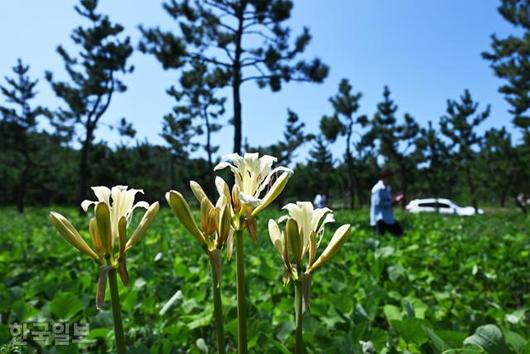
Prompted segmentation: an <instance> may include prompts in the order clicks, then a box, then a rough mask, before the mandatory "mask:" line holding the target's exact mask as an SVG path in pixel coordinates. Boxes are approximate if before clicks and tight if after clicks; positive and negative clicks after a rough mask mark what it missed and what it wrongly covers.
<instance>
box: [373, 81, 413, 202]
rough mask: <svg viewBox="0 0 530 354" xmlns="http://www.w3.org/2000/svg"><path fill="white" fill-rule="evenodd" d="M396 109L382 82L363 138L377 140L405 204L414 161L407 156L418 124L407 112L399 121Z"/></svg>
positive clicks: (380, 151) (409, 154) (374, 141)
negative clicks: (379, 94) (380, 96)
mask: <svg viewBox="0 0 530 354" xmlns="http://www.w3.org/2000/svg"><path fill="white" fill-rule="evenodd" d="M397 110H398V106H397V105H396V104H395V103H394V101H393V100H392V99H391V98H390V90H389V88H388V87H387V86H385V88H384V90H383V101H382V102H380V103H379V104H378V105H377V112H376V114H375V115H374V116H373V118H372V119H371V120H370V121H368V122H366V124H369V125H370V130H369V131H368V133H367V135H366V140H369V141H371V142H372V143H378V148H379V153H380V154H381V155H382V156H383V157H384V158H385V160H386V163H387V164H388V165H389V166H390V167H392V168H393V169H394V170H395V172H396V173H397V175H398V177H399V183H400V188H401V192H402V193H403V194H404V196H405V198H403V199H402V202H401V204H402V207H405V204H406V198H407V196H408V186H409V184H411V179H412V176H413V174H412V172H413V171H414V167H415V165H416V161H414V160H413V159H412V158H411V157H412V156H411V151H410V149H411V147H413V146H414V144H415V139H416V137H417V135H418V133H419V125H418V123H416V121H415V120H414V118H413V117H412V116H411V115H410V114H408V113H405V115H404V116H403V122H399V121H398V119H397V117H396V112H397Z"/></svg>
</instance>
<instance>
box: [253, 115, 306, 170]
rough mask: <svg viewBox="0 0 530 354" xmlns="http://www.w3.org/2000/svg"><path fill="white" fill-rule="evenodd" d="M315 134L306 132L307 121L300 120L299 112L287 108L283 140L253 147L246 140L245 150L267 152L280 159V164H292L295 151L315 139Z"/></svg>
mask: <svg viewBox="0 0 530 354" xmlns="http://www.w3.org/2000/svg"><path fill="white" fill-rule="evenodd" d="M314 138H315V136H314V135H313V134H307V133H306V132H305V123H304V122H301V121H300V118H299V117H298V114H296V113H295V112H294V111H292V110H290V109H287V120H286V123H285V130H284V131H283V140H281V141H279V142H277V143H274V144H272V145H269V146H266V147H261V146H259V147H251V146H250V145H249V144H248V142H247V141H245V147H244V148H245V151H248V152H251V151H257V152H259V153H260V154H267V155H271V156H274V157H276V158H277V159H278V161H277V163H278V165H282V166H290V165H291V164H292V162H293V160H294V158H295V157H296V155H295V152H296V150H298V149H299V148H300V147H302V145H304V144H305V143H307V142H309V141H311V140H313V139H314Z"/></svg>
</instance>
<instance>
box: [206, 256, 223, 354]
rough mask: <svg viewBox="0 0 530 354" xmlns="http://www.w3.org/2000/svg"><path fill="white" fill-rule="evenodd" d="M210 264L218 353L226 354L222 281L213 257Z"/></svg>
mask: <svg viewBox="0 0 530 354" xmlns="http://www.w3.org/2000/svg"><path fill="white" fill-rule="evenodd" d="M208 258H209V259H210V264H211V268H212V288H213V311H214V315H215V332H216V335H217V352H218V353H219V354H224V353H225V333H224V327H223V303H222V301H221V279H219V278H220V276H219V275H218V273H217V272H216V271H215V264H214V262H215V261H214V260H213V259H212V257H208Z"/></svg>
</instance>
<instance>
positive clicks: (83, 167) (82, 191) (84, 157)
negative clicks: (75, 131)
mask: <svg viewBox="0 0 530 354" xmlns="http://www.w3.org/2000/svg"><path fill="white" fill-rule="evenodd" d="M89 149H90V143H89V142H88V141H87V140H85V141H84V142H83V146H82V147H81V160H80V162H79V198H78V200H79V202H80V203H81V202H82V201H83V200H85V199H86V191H87V188H88V176H87V172H88V155H89Z"/></svg>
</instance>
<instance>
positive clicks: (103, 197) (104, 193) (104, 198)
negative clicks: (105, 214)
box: [91, 186, 110, 206]
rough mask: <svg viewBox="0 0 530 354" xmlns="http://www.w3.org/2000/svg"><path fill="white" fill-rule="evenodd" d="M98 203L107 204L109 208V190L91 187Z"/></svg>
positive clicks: (102, 187)
mask: <svg viewBox="0 0 530 354" xmlns="http://www.w3.org/2000/svg"><path fill="white" fill-rule="evenodd" d="M91 188H92V191H93V192H94V194H95V195H96V198H98V201H99V202H104V203H107V204H108V205H109V206H110V189H109V188H108V187H105V186H96V187H91Z"/></svg>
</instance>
